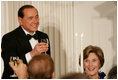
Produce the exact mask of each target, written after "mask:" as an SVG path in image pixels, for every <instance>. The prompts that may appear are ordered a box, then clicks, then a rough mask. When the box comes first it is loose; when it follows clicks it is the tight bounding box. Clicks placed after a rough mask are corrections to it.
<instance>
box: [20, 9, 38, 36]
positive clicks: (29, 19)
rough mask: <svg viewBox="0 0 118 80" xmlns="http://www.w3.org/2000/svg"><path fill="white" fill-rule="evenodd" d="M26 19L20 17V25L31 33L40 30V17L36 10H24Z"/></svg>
mask: <svg viewBox="0 0 118 80" xmlns="http://www.w3.org/2000/svg"><path fill="white" fill-rule="evenodd" d="M23 13H24V17H23V18H21V17H19V18H18V19H19V22H20V25H21V26H22V27H23V28H24V29H25V30H26V31H27V32H29V33H31V34H33V32H35V31H37V30H38V26H39V16H38V11H37V10H36V9H35V8H26V9H24V10H23Z"/></svg>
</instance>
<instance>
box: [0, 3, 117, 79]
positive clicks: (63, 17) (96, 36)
mask: <svg viewBox="0 0 118 80" xmlns="http://www.w3.org/2000/svg"><path fill="white" fill-rule="evenodd" d="M24 4H32V5H33V6H35V7H36V8H37V10H38V11H39V16H40V27H39V30H40V31H43V32H45V33H47V34H48V35H49V38H50V42H51V52H52V53H51V56H52V58H53V60H54V62H55V78H58V77H60V76H61V75H64V74H66V73H68V72H79V71H80V69H79V64H78V62H79V61H78V56H79V54H80V34H81V33H83V34H84V37H83V48H85V47H86V46H88V45H90V44H91V45H98V46H100V47H101V48H102V49H103V51H104V53H105V65H104V66H103V68H102V71H104V72H106V73H108V71H109V69H110V68H111V67H112V66H113V65H116V64H117V62H116V60H117V56H116V54H117V52H116V50H117V49H116V47H117V46H116V43H117V42H116V33H117V31H116V26H117V25H116V19H117V18H116V5H115V3H114V2H104V1H99V2H97V1H95V2H91V1H89V2H86V1H84V2H82V1H79V2H71V1H70V2H67V1H66V2H64V1H63V2H58V1H57V2H53V1H52V2H39V1H36V2H34V1H19V2H18V1H16V2H15V1H11V2H8V1H6V2H1V9H2V11H1V14H2V16H1V17H2V19H1V33H2V34H1V36H3V35H4V34H5V33H7V32H9V31H11V30H13V29H15V28H16V27H18V25H19V24H18V20H17V11H18V9H19V8H20V7H21V6H22V5H24ZM104 5H105V6H107V7H105V6H104ZM75 33H78V37H77V38H78V39H77V41H76V37H75ZM76 43H77V44H78V45H77V44H76ZM76 51H77V54H76V53H75V52H76Z"/></svg>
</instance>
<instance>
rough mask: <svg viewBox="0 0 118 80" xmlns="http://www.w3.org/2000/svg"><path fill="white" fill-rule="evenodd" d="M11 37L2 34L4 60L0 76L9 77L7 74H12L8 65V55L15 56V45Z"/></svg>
mask: <svg viewBox="0 0 118 80" xmlns="http://www.w3.org/2000/svg"><path fill="white" fill-rule="evenodd" d="M14 43H15V41H14V40H13V38H9V37H8V36H4V37H3V38H2V44H1V48H2V58H3V61H4V73H3V76H2V78H10V77H9V76H10V75H11V74H13V71H12V69H11V68H10V66H9V61H10V56H16V50H17V48H16V45H15V44H14Z"/></svg>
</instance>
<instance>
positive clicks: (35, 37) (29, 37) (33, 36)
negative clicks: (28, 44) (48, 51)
mask: <svg viewBox="0 0 118 80" xmlns="http://www.w3.org/2000/svg"><path fill="white" fill-rule="evenodd" d="M27 38H28V40H30V39H31V38H34V39H35V40H37V39H38V35H37V34H36V33H35V34H34V35H30V34H27Z"/></svg>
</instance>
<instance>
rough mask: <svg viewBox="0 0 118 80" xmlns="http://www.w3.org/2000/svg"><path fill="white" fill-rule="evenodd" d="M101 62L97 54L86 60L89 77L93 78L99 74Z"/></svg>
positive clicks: (91, 54) (85, 64)
mask: <svg viewBox="0 0 118 80" xmlns="http://www.w3.org/2000/svg"><path fill="white" fill-rule="evenodd" d="M99 68H100V60H99V58H98V57H97V56H96V54H95V53H90V54H89V56H88V58H86V59H84V69H85V71H86V74H87V75H90V76H93V75H96V74H98V70H99Z"/></svg>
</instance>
